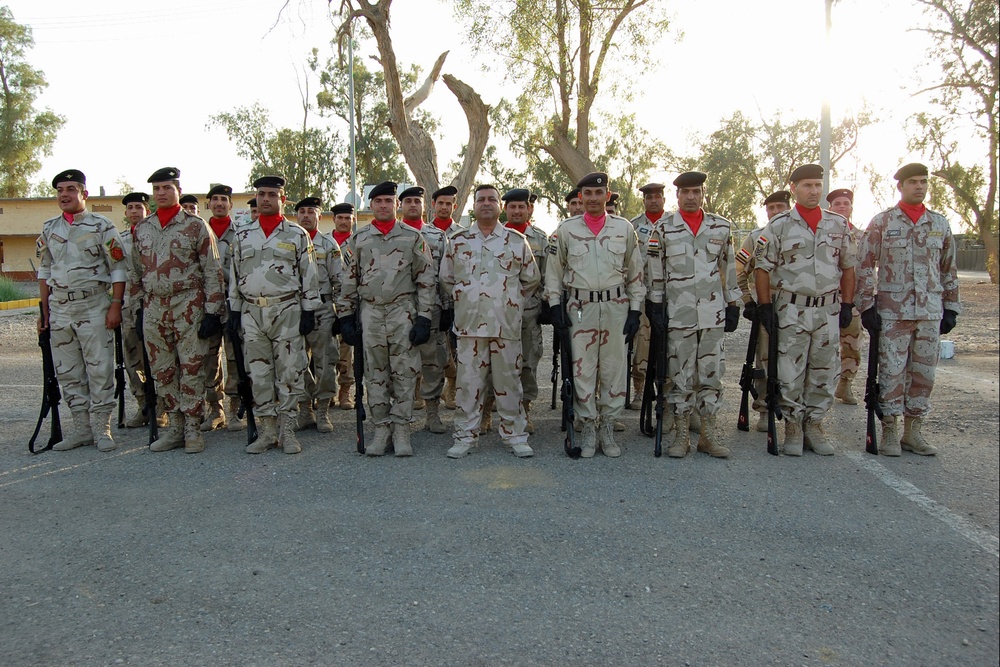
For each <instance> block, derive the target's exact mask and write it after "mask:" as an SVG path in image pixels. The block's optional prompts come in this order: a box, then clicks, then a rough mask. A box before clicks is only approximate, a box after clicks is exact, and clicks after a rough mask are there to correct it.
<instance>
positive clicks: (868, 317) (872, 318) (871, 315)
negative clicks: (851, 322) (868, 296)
mask: <svg viewBox="0 0 1000 667" xmlns="http://www.w3.org/2000/svg"><path fill="white" fill-rule="evenodd" d="M861 326H863V327H864V328H865V329H867V330H868V333H872V332H873V331H881V330H882V316H881V315H879V314H878V310H876V309H875V306H872V307H871V308H869V309H868V310H866V311H865V312H863V313H861Z"/></svg>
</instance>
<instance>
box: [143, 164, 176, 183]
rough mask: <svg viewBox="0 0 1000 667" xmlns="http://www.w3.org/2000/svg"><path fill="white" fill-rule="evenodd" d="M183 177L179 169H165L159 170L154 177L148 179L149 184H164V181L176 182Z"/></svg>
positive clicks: (154, 173)
mask: <svg viewBox="0 0 1000 667" xmlns="http://www.w3.org/2000/svg"><path fill="white" fill-rule="evenodd" d="M180 177H181V170H180V169H178V168H177V167H164V168H163V169H157V170H156V171H154V172H153V175H152V176H150V177H149V178H147V179H146V182H147V183H162V182H164V181H176V180H178V179H179V178H180Z"/></svg>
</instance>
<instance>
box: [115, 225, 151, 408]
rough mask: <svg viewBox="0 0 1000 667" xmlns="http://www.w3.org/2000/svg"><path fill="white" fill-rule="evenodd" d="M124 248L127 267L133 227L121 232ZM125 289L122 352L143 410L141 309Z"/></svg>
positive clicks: (129, 260) (129, 381) (144, 387)
mask: <svg viewBox="0 0 1000 667" xmlns="http://www.w3.org/2000/svg"><path fill="white" fill-rule="evenodd" d="M119 235H120V236H121V240H122V248H123V249H124V250H125V267H126V269H127V268H128V266H130V265H131V262H132V227H126V228H125V229H124V230H123V231H121V232H119ZM130 286H131V284H129V285H127V286H126V288H125V299H124V301H125V303H123V304H122V351H123V352H124V353H125V372H126V373H127V374H128V384H129V389H131V390H132V395H133V396H135V401H136V403H138V404H139V408H140V409H142V408H143V407H144V406H145V405H146V386H145V382H146V371H145V364H143V361H142V341H141V340H139V334H138V333H137V332H136V330H135V318H136V311H138V310H139V308H140V307H141V305H140V304H138V303H136V301H135V300H134V299H132V298H131V297H130V296H129V294H128V290H129V287H130Z"/></svg>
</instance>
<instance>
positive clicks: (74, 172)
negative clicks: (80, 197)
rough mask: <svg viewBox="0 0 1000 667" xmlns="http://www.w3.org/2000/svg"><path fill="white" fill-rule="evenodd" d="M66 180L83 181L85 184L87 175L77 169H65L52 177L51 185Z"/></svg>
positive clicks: (54, 185) (53, 185)
mask: <svg viewBox="0 0 1000 667" xmlns="http://www.w3.org/2000/svg"><path fill="white" fill-rule="evenodd" d="M67 181H72V182H74V183H83V184H84V185H86V184H87V177H86V176H85V175H84V173H83V172H82V171H80V170H79V169H67V170H66V171H62V172H59V174H57V175H56V177H55V178H53V179H52V187H53V188H54V187H56V185H57V184H58V183H65V182H67Z"/></svg>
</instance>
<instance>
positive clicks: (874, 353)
mask: <svg viewBox="0 0 1000 667" xmlns="http://www.w3.org/2000/svg"><path fill="white" fill-rule="evenodd" d="M868 333H869V334H870V336H871V339H870V341H869V343H868V379H867V380H866V381H865V408H866V409H867V410H868V423H867V425H866V429H865V451H866V452H868V453H869V454H878V422H880V421H881V420H882V408H881V406H879V404H878V401H879V394H881V393H882V389H881V387H879V382H878V346H879V342H880V338H881V332H880V331H869V332H868Z"/></svg>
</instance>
